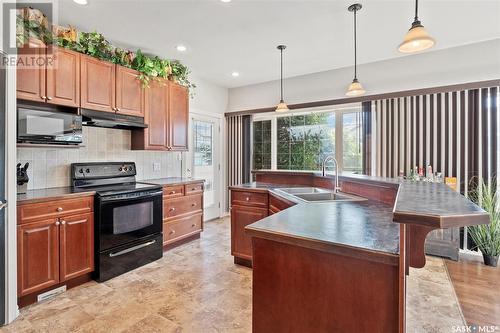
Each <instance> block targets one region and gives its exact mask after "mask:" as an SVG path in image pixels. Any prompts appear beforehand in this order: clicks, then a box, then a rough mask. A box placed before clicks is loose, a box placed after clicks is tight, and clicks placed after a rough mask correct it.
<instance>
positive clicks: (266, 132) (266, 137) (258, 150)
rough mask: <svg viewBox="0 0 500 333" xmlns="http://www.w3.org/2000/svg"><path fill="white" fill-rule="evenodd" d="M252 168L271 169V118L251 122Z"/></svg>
mask: <svg viewBox="0 0 500 333" xmlns="http://www.w3.org/2000/svg"><path fill="white" fill-rule="evenodd" d="M252 148H253V154H252V161H253V169H254V170H263V169H271V120H263V121H254V122H253V147H252Z"/></svg>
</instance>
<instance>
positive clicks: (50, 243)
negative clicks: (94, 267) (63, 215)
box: [17, 219, 59, 296]
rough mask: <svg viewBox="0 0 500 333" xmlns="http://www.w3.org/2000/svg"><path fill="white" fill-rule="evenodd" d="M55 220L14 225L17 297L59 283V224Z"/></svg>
mask: <svg viewBox="0 0 500 333" xmlns="http://www.w3.org/2000/svg"><path fill="white" fill-rule="evenodd" d="M57 223H58V220H57V219H49V220H41V221H38V222H33V223H30V224H25V225H20V226H18V227H17V275H18V276H17V290H18V296H24V295H27V294H30V293H32V292H35V291H38V290H41V289H44V288H47V287H50V286H52V285H55V284H57V283H59V225H58V224H57Z"/></svg>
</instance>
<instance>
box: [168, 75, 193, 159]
mask: <svg viewBox="0 0 500 333" xmlns="http://www.w3.org/2000/svg"><path fill="white" fill-rule="evenodd" d="M168 86H169V103H168V104H169V106H168V123H169V131H168V132H169V144H168V147H169V150H176V151H186V150H188V119H189V94H188V90H187V88H185V87H183V86H180V85H178V84H175V83H170V82H169V84H168Z"/></svg>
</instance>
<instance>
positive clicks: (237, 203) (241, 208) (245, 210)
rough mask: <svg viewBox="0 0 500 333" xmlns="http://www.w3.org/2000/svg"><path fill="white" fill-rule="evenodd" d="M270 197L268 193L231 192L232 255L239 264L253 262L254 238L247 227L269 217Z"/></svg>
mask: <svg viewBox="0 0 500 333" xmlns="http://www.w3.org/2000/svg"><path fill="white" fill-rule="evenodd" d="M268 197H269V196H268V193H267V192H253V191H243V190H241V191H240V190H234V189H233V190H231V254H232V255H233V256H234V259H235V262H237V263H243V264H245V265H249V264H250V261H251V260H252V238H251V237H250V236H248V235H247V234H246V232H245V227H246V226H247V225H249V224H252V223H254V222H257V221H258V220H261V219H263V218H264V217H266V216H267V215H268V209H269V207H268V200H269V199H268ZM242 260H243V261H242Z"/></svg>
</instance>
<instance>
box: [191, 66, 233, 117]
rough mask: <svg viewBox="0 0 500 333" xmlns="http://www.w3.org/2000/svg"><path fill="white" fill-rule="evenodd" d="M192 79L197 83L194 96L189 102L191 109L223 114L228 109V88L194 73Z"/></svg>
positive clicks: (199, 111)
mask: <svg viewBox="0 0 500 333" xmlns="http://www.w3.org/2000/svg"><path fill="white" fill-rule="evenodd" d="M190 80H191V81H192V82H194V83H195V84H196V88H195V89H194V93H195V94H194V98H193V99H191V100H190V101H189V102H190V104H189V107H190V109H191V110H196V112H198V113H217V114H223V113H224V112H226V110H227V101H228V89H227V88H223V87H220V86H217V85H215V84H213V83H211V82H209V81H207V80H205V79H202V78H200V77H197V76H196V75H192V76H191V77H190Z"/></svg>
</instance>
